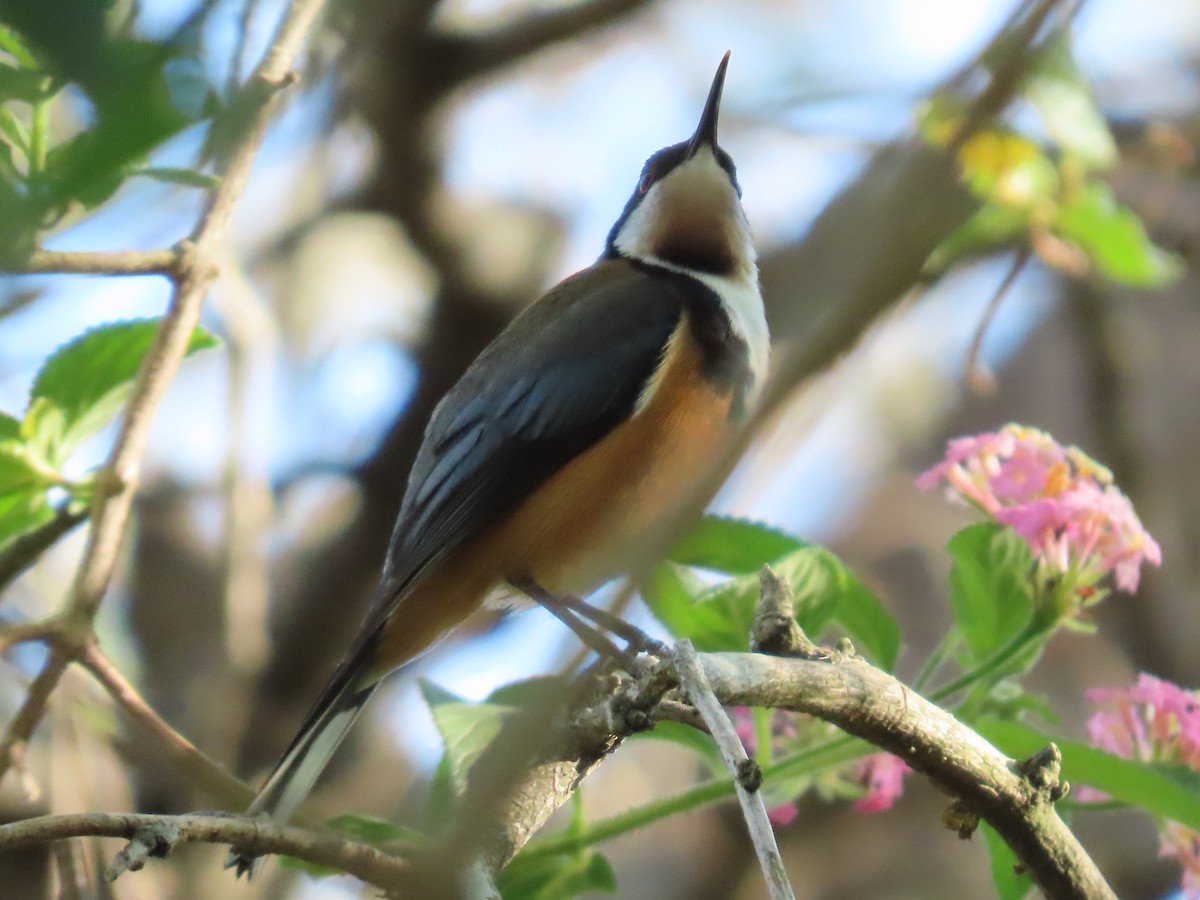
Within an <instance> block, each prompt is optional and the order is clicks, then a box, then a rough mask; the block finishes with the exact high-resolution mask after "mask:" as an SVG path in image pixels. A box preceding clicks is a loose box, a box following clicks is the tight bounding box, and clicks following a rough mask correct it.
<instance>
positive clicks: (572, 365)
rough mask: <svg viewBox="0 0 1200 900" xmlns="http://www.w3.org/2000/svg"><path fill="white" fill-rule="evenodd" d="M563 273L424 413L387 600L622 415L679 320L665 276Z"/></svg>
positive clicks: (678, 297)
mask: <svg viewBox="0 0 1200 900" xmlns="http://www.w3.org/2000/svg"><path fill="white" fill-rule="evenodd" d="M598 268H599V271H597V269H592V270H588V273H589V274H591V275H592V278H590V279H589V283H588V284H586V286H585V284H582V283H580V281H579V280H578V279H579V277H580V276H576V277H575V278H572V279H568V280H567V281H565V282H563V283H562V284H561V285H559V286H558V287H557V288H556V289H555V290H554V291H552V292H551V293H550V294H547V295H546V296H545V297H544V298H542V299H541V300H540V301H538V303H536V304H535V305H533V306H532V307H530V308H529V309H528V310H526V311H525V312H524V313H523V314H522V315H521V316H520V317H519V319H518V320H516V321H514V323H513V324H512V325H511V326H510V327H509V328H508V329H507V330H506V331H505V332H504V333H503V334H502V335H500V337H499V338H497V339H496V341H495V342H494V343H492V344H491V345H490V346H489V347H488V348H487V349H486V350H485V351H484V352H483V353H482V354H481V355H480V356H479V358H478V359H477V360H476V361H475V362H474V363H473V364H472V365H471V367H470V368H469V369H468V370H467V372H466V374H465V375H464V376H463V377H462V379H461V380H460V381H459V382H458V384H457V385H455V387H454V388H453V389H452V390H451V391H450V393H448V394H447V395H446V397H445V398H444V399H443V400H442V402H441V403H440V404H439V405H438V408H437V410H436V411H435V412H434V414H433V417H432V419H431V420H430V423H429V426H428V428H427V429H426V432H425V440H424V443H423V444H422V446H421V450H420V452H419V453H418V455H417V459H416V462H415V463H414V465H413V470H412V474H411V476H410V477H409V484H408V490H407V491H406V493H405V497H404V502H403V504H402V505H401V509H400V515H399V518H398V519H397V522H396V528H395V530H394V532H393V534H392V541H391V546H390V548H389V552H388V561H387V564H386V565H385V568H384V584H385V585H386V588H385V590H387V592H388V593H390V594H392V596H391V597H386V598H385V596H381V597H379V599H378V601H377V602H379V601H382V603H383V604H385V605H387V606H392V605H393V604H394V603H395V601H396V599H397V597H398V595H400V594H402V592H403V591H404V589H405V588H406V587H407V586H408V585H409V584H411V583H412V582H413V581H414V580H415V579H417V578H419V577H420V576H421V575H422V574H423V573H425V572H427V571H428V570H429V569H430V568H431V567H432V566H434V565H436V564H437V563H438V562H439V561H440V560H442V559H443V558H445V556H446V555H447V554H449V553H450V552H452V551H453V550H454V549H455V548H457V547H458V546H460V545H461V544H463V543H464V542H465V541H468V540H470V539H471V538H472V537H475V536H476V535H478V534H479V533H480V532H482V531H483V530H484V529H486V528H487V527H488V526H489V525H491V524H492V523H494V522H496V521H498V520H499V519H501V518H502V517H504V516H505V515H507V514H508V513H510V512H512V511H513V510H514V509H515V508H516V507H517V506H518V505H519V504H520V503H521V502H522V501H523V500H524V499H526V498H527V497H529V496H530V495H531V494H532V493H533V492H534V491H536V490H537V488H538V487H539V486H541V485H542V484H543V483H544V482H545V481H546V480H548V479H549V478H550V477H551V476H552V475H553V474H554V473H555V472H557V471H559V470H560V469H561V468H563V466H565V465H566V464H567V463H568V462H570V461H571V460H572V459H574V458H575V457H576V456H578V455H579V454H580V453H582V452H583V451H584V450H586V449H588V448H589V447H591V446H592V445H593V444H595V443H596V442H597V441H599V440H600V439H601V438H602V437H604V435H606V434H607V433H608V432H609V431H611V430H612V429H613V428H614V427H615V426H616V425H617V424H619V423H620V422H622V421H623V420H624V419H626V418H628V417H629V415H630V414H631V413H632V411H633V408H634V405H635V404H636V403H637V399H638V397H639V395H640V394H641V392H642V389H643V388H644V387H645V384H646V382H647V381H648V380H649V379H650V377H651V376H652V375H653V373H654V371H655V369H656V368H657V367H658V364H659V362H660V361H661V358H662V354H663V351H664V349H665V347H666V344H667V341H668V339H669V338H670V336H671V334H672V333H673V332H674V331H675V329H676V327H677V326H678V324H679V320H680V317H681V315H682V312H683V309H684V304H685V298H684V296H683V294H682V293H681V292H680V290H679V289H678V288H677V287H676V286H675V285H674V284H673V283H672V280H671V279H665V278H659V277H655V276H654V275H651V274H647V273H645V272H642V271H638V270H636V269H634V268H632V267H631V266H629V265H628V264H626V263H623V262H611V263H604V264H602V265H601V266H600V267H598Z"/></svg>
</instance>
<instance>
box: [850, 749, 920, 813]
mask: <svg viewBox="0 0 1200 900" xmlns="http://www.w3.org/2000/svg"><path fill="white" fill-rule="evenodd" d="M911 771H912V769H911V768H909V765H908V763H906V762H905V761H904V760H902V759H901V758H900V757H898V756H893V755H892V754H890V753H872V754H871V755H870V756H868V757H867V758H866V759H864V760H862V761H861V762H860V763H859V764H858V774H859V779H860V781H861V784H862V785H863V787H865V788H866V789H867V795H866V796H865V797H863V798H862V799H861V800H859V801H858V802H857V803H855V804H854V808H855V809H857V810H858V811H859V812H860V813H877V812H883V811H884V810H885V809H891V808H892V805H893V804H894V803H895V802H896V800H898V799H899V797H900V795H901V794H903V793H904V776H905V775H907V774H908V773H909V772H911Z"/></svg>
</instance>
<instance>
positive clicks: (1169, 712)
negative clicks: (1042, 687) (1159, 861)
mask: <svg viewBox="0 0 1200 900" xmlns="http://www.w3.org/2000/svg"><path fill="white" fill-rule="evenodd" d="M1088 699H1089V700H1091V701H1092V702H1093V703H1096V704H1105V705H1106V706H1107V707H1108V708H1107V709H1103V710H1101V711H1100V712H1097V713H1096V714H1095V715H1093V716H1092V718H1091V719H1089V720H1088V734H1089V736H1090V737H1091V739H1092V743H1093V744H1095V745H1096V746H1097V747H1099V748H1101V749H1102V750H1107V751H1108V752H1109V753H1113V754H1116V755H1117V756H1123V757H1126V758H1128V759H1140V760H1144V761H1146V762H1166V763H1176V764H1180V765H1185V766H1188V767H1190V768H1192V769H1196V770H1200V696H1198V695H1197V693H1196V692H1193V691H1187V690H1184V689H1183V688H1181V687H1179V686H1178V685H1176V684H1171V683H1170V682H1169V681H1163V680H1161V679H1159V678H1155V677H1154V676H1153V675H1146V674H1144V673H1143V674H1142V675H1139V676H1138V680H1137V683H1136V684H1134V685H1133V687H1131V688H1129V689H1127V690H1120V689H1111V688H1108V689H1098V690H1092V691H1088ZM1081 793H1082V794H1083V798H1084V799H1103V796H1104V795H1103V794H1100V793H1099V792H1097V791H1088V792H1086V793H1084V792H1081ZM1160 840H1161V851H1160V853H1161V855H1162V856H1173V857H1175V858H1176V859H1178V860H1179V864H1180V866H1182V867H1183V885H1182V892H1183V896H1184V897H1185V898H1187V900H1200V832H1197V831H1195V830H1194V829H1191V828H1188V827H1187V826H1185V825H1181V824H1179V823H1178V822H1166V823H1164V824H1163V826H1162V832H1161V834H1160Z"/></svg>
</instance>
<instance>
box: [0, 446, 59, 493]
mask: <svg viewBox="0 0 1200 900" xmlns="http://www.w3.org/2000/svg"><path fill="white" fill-rule="evenodd" d="M54 483H55V481H54V480H53V479H47V477H46V474H45V473H44V472H43V471H42V469H41V468H40V467H39V466H38V465H37V461H36V460H35V458H34V457H33V456H32V454H31V453H30V451H29V447H28V446H26V445H25V444H24V443H22V442H21V441H19V440H13V439H11V438H10V439H8V440H0V496H3V495H5V494H11V493H14V492H19V491H25V492H29V491H31V490H32V489H34V488H42V489H44V488H46V487H49V486H50V485H52V484H54Z"/></svg>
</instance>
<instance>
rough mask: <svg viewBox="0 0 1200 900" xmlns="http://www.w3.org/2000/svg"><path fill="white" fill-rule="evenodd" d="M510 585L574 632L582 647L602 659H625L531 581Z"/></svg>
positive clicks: (604, 638)
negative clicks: (581, 642) (582, 644)
mask: <svg viewBox="0 0 1200 900" xmlns="http://www.w3.org/2000/svg"><path fill="white" fill-rule="evenodd" d="M511 583H512V586H513V587H515V588H516V589H517V590H519V591H521V592H522V593H524V594H525V595H526V596H527V597H529V599H531V600H533V601H535V602H536V603H537V604H538V605H539V606H542V607H544V608H545V609H546V610H547V611H549V613H550V614H551V615H552V616H554V618H556V619H558V621H560V622H562V623H563V624H564V625H566V626H567V627H568V628H570V629H571V630H572V631H573V632H575V636H576V637H578V638H579V640H581V641H583V643H584V645H585V646H587V647H588V648H589V649H591V650H593V651H595V652H596V653H597V654H599V655H600V656H603V657H613V658H616V659H623V658H624V657H625V653H624V652H623V651H622V650H621V648H620V647H618V646H617V645H616V644H614V643H613V642H612V641H610V640H609V639H608V638H607V637H605V636H604V635H603V634H602V633H601V632H600V631H599V629H596V628H593V627H592V626H591V625H589V624H588V623H587V622H584V621H583V620H582V619H581V618H580V617H579V615H578V611H577V610H573V609H571V608H570V607H569V606H568V605H567V604H566V603H564V602H563V601H561V600H560V599H559V598H558V597H555V596H554V595H553V594H551V593H550V592H549V591H547V590H545V589H544V588H543V587H542V586H541V585H539V584H538V583H537V582H536V581H534V580H533V579H521V580H514V581H512V582H511Z"/></svg>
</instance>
